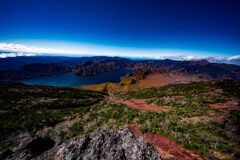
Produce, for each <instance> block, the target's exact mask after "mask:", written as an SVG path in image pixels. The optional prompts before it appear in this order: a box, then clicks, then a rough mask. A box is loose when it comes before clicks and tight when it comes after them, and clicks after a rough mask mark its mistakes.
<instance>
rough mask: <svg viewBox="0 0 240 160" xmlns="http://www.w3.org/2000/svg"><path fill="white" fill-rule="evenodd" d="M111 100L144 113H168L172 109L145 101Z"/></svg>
mask: <svg viewBox="0 0 240 160" xmlns="http://www.w3.org/2000/svg"><path fill="white" fill-rule="evenodd" d="M109 100H110V101H111V102H113V103H116V104H125V105H127V106H128V107H131V108H135V109H138V110H142V111H148V112H158V113H159V112H162V111H166V110H168V109H169V108H170V106H157V105H154V104H147V103H146V102H145V100H144V99H129V100H124V99H115V98H110V99H109Z"/></svg>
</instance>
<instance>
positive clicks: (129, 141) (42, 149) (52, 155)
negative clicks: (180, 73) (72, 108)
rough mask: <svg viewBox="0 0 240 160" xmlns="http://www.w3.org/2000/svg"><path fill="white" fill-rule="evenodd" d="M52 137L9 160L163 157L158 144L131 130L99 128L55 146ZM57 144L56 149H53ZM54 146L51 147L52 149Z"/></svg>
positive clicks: (8, 157)
mask: <svg viewBox="0 0 240 160" xmlns="http://www.w3.org/2000/svg"><path fill="white" fill-rule="evenodd" d="M53 145H54V142H53V141H51V140H50V139H35V140H32V141H31V142H30V143H28V144H27V145H26V146H25V147H24V148H23V149H21V150H20V151H19V152H16V153H14V154H12V155H10V156H7V153H5V157H2V158H6V159H9V160H10V159H11V160H27V159H38V160H43V159H44V160H67V159H69V160H70V159H76V160H80V159H82V160H92V159H99V160H123V159H126V160H130V159H131V160H141V159H142V160H147V159H149V160H160V159H161V158H160V156H159V154H158V152H157V151H156V150H155V149H154V147H153V146H152V145H151V144H149V143H145V142H144V141H143V139H141V138H137V137H136V136H135V135H134V134H132V133H131V132H130V131H129V130H128V129H126V128H125V129H120V130H117V131H109V130H99V131H97V132H95V133H92V134H90V135H89V136H85V137H80V138H74V139H71V140H68V141H67V142H64V143H62V144H61V145H57V146H55V147H53ZM51 147H53V148H51ZM49 148H51V149H49Z"/></svg>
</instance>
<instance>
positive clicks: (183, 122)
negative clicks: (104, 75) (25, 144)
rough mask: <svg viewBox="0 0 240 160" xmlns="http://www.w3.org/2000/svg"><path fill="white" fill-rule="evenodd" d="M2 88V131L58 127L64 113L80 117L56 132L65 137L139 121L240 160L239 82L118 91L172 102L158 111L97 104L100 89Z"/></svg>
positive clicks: (192, 146)
mask: <svg viewBox="0 0 240 160" xmlns="http://www.w3.org/2000/svg"><path fill="white" fill-rule="evenodd" d="M0 90H1V95H0V107H1V113H0V114H1V116H0V117H1V118H0V132H1V136H3V135H6V134H7V133H10V132H13V131H17V130H22V129H29V130H31V128H32V127H39V128H40V127H41V126H42V125H53V126H54V125H55V124H56V123H58V122H61V121H63V120H64V118H66V117H69V116H77V117H78V120H77V121H76V122H75V123H74V124H73V125H71V126H70V127H69V130H67V131H64V130H63V131H61V133H60V134H59V135H58V136H60V137H61V139H62V140H66V139H69V138H71V137H74V136H80V135H86V134H89V133H91V132H93V131H95V130H97V129H99V128H111V129H117V128H120V127H123V126H125V125H126V124H136V126H138V129H140V130H141V131H142V132H143V133H145V132H152V133H158V134H162V135H164V136H166V137H168V138H170V139H172V140H174V141H175V142H176V143H178V144H180V145H181V146H183V147H184V148H187V149H189V150H192V151H196V152H197V153H199V154H201V155H202V156H204V157H205V158H209V157H210V156H212V155H214V156H215V157H218V158H220V159H239V156H240V137H239V134H240V133H239V131H240V126H239V124H240V121H239V117H240V109H239V90H240V88H239V82H234V81H229V80H224V81H216V82H198V83H191V84H177V85H170V86H164V87H158V88H149V89H143V90H138V91H135V92H125V93H120V94H118V95H115V96H116V97H119V98H124V99H133V98H138V99H145V101H146V102H147V103H149V104H156V105H158V106H159V107H161V106H171V108H170V109H169V110H167V111H164V112H160V113H156V112H144V111H140V110H137V109H134V108H129V107H127V106H125V105H121V104H113V103H112V102H109V101H108V100H107V99H106V100H105V101H102V102H101V103H98V102H100V101H101V100H102V99H103V98H104V96H105V94H103V93H101V92H92V91H84V90H79V89H70V88H57V87H37V86H35V87H33V86H23V85H16V86H12V85H11V86H9V85H1V88H0ZM230 101H234V102H236V104H235V103H234V104H235V105H234V106H233V107H232V108H231V109H229V108H224V109H216V108H212V107H211V104H222V103H229V102H230ZM53 134H54V133H52V135H53ZM46 136H49V135H47V134H46Z"/></svg>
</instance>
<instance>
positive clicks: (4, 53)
mask: <svg viewBox="0 0 240 160" xmlns="http://www.w3.org/2000/svg"><path fill="white" fill-rule="evenodd" d="M58 46H59V48H60V47H64V44H57V45H55V47H58ZM69 48H71V49H74V50H69ZM44 54H58V55H72V56H74V55H75V56H81V55H89V56H91V55H105V56H124V57H132V58H152V59H171V60H179V61H190V60H200V59H206V60H208V61H210V62H216V63H231V64H237V65H240V55H235V56H232V57H221V56H213V57H203V56H201V55H210V53H209V54H207V53H204V52H195V51H185V50H164V49H162V50H161V49H160V50H144V49H135V48H120V47H104V46H92V45H76V46H70V47H68V48H67V49H54V48H42V47H28V46H25V45H21V44H13V43H0V58H6V57H17V56H35V55H44ZM196 55H200V56H196ZM215 55H216V54H215Z"/></svg>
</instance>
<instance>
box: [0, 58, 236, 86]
mask: <svg viewBox="0 0 240 160" xmlns="http://www.w3.org/2000/svg"><path fill="white" fill-rule="evenodd" d="M124 68H125V69H130V70H133V71H134V73H140V71H141V74H144V75H145V76H146V75H147V74H146V73H175V74H176V73H181V74H191V75H199V76H204V77H208V79H212V80H219V79H232V80H240V66H237V65H231V64H225V63H211V62H208V61H207V60H197V61H174V60H168V59H166V60H130V59H126V58H120V57H105V56H99V57H78V58H70V57H12V58H4V59H0V81H14V82H21V81H23V80H26V79H30V78H33V77H37V76H44V75H53V74H58V73H65V72H74V73H75V74H76V75H82V76H93V75H96V74H98V73H101V72H107V71H113V70H119V69H124ZM134 73H133V74H134ZM135 76H136V74H135Z"/></svg>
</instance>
